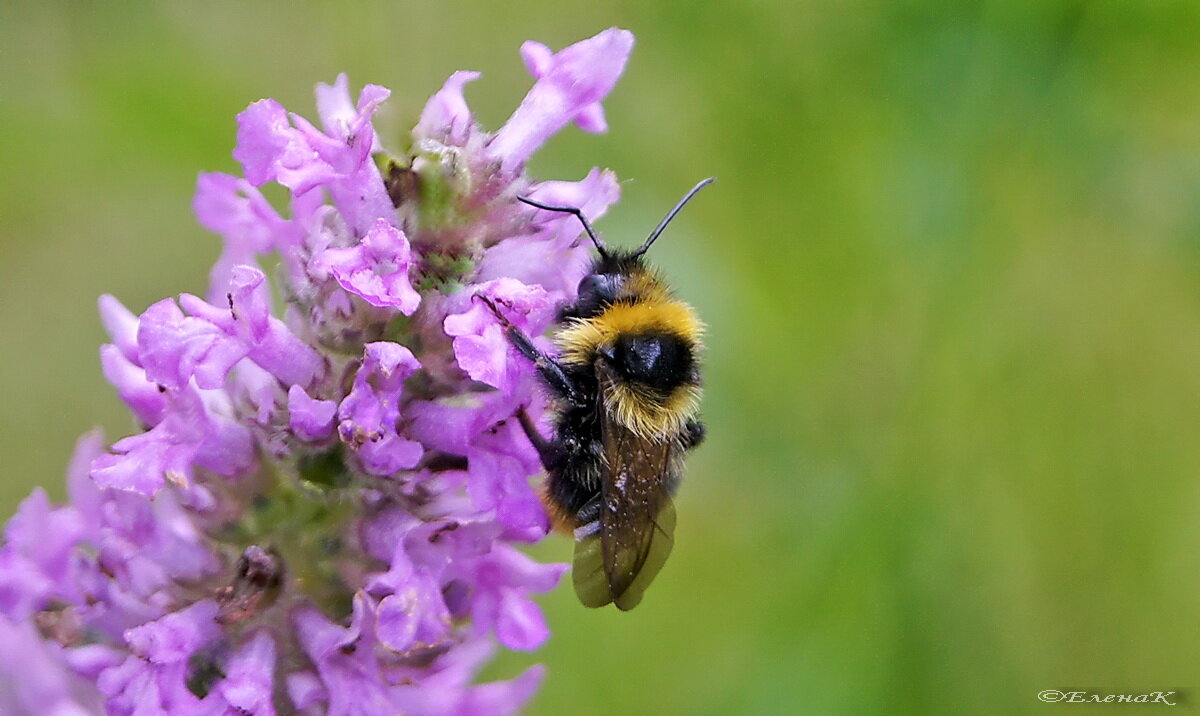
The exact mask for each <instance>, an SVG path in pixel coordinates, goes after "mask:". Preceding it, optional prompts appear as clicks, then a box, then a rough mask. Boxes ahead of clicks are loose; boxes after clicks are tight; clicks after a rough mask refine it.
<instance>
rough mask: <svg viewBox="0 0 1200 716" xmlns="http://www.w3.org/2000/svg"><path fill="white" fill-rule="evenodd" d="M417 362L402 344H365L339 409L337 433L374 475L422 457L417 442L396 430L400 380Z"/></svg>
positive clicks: (403, 378)
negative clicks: (352, 386) (359, 366)
mask: <svg viewBox="0 0 1200 716" xmlns="http://www.w3.org/2000/svg"><path fill="white" fill-rule="evenodd" d="M420 367H421V364H420V363H418V362H417V359H416V358H414V357H413V354H412V352H411V351H409V350H408V349H407V348H405V347H404V346H400V345H397V344H395V343H370V344H368V345H367V347H366V352H365V354H364V357H363V365H362V368H360V369H359V371H358V377H357V378H355V381H354V388H353V390H351V391H350V395H348V396H346V399H345V400H344V401H342V405H341V408H340V409H339V411H338V415H339V417H340V419H341V423H340V424H339V426H338V434H339V435H341V438H342V441H343V442H345V443H346V444H347V445H349V446H350V447H351V448H352V449H354V450H355V451H356V452H357V454H358V456H359V459H360V460H362V464H363V467H364V469H366V471H367V472H368V473H370V474H372V475H383V476H386V475H391V474H392V473H394V472H397V471H399V470H404V469H407V468H411V467H415V466H416V464H417V462H418V461H419V460H420V459H421V454H422V452H423V450H422V448H421V444H420V443H418V442H415V441H412V440H407V439H405V438H402V437H400V436H399V435H398V434H397V432H396V423H397V421H398V420H399V419H400V408H399V403H400V393H401V390H402V388H403V385H404V380H405V379H406V378H408V377H409V376H410V375H412V374H413V373H415V372H416V371H417V370H418V369H419V368H420Z"/></svg>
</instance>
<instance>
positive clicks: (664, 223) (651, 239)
mask: <svg viewBox="0 0 1200 716" xmlns="http://www.w3.org/2000/svg"><path fill="white" fill-rule="evenodd" d="M716 180H717V178H716V177H709V178H707V179H705V180H704V181H702V182H700V183H699V184H697V185H696V186H694V187H692V190H691V191H689V192H688V193H687V194H686V195H685V196H684V197H683V198H682V199H680V200H679V203H678V204H676V205H675V208H674V209H671V211H669V212H668V213H667V215H666V216H664V217H663V220H662V221H660V222H658V226H656V227H654V231H651V232H650V237H649V238H648V239H646V243H644V244H642V248H640V249H638V250H637V251H634V252H633V255H634V256H641V255H642V254H644V253H646V249H649V248H650V244H653V243H654V240H655V239H657V238H658V235H659V234H661V233H662V232H663V229H665V228H667V224H669V223H671V219H674V218H675V215H676V214H678V213H679V210H680V209H682V208H683V206H684V205H685V204H687V203H688V202H689V201H691V200H692V197H693V196H695V195H696V192H698V191H700V190H701V189H703V188H704V187H706V186H708V185H709V184H712V183H713V182H715V181H716Z"/></svg>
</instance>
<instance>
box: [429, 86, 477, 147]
mask: <svg viewBox="0 0 1200 716" xmlns="http://www.w3.org/2000/svg"><path fill="white" fill-rule="evenodd" d="M480 77H481V75H480V73H478V72H455V73H454V74H452V75H450V79H448V80H446V84H445V85H443V86H442V88H441V89H440V90H438V93H437V94H435V95H434V96H433V97H432V98H431V99H430V100H429V103H428V104H426V105H425V111H424V112H422V113H421V121H420V122H418V123H417V126H416V129H414V130H413V132H414V133H415V134H417V135H419V136H426V137H432V136H437V137H439V138H440V139H441V140H442V141H444V142H445V143H446V144H454V145H460V146H461V145H464V144H466V143H467V137H468V132H469V131H470V129H471V126H472V124H473V122H474V120H473V118H472V115H471V110H470V108H469V107H467V100H466V99H465V98H464V97H463V87H464V86H466V84H467V83H468V82H474V81H475V80H477V79H479V78H480Z"/></svg>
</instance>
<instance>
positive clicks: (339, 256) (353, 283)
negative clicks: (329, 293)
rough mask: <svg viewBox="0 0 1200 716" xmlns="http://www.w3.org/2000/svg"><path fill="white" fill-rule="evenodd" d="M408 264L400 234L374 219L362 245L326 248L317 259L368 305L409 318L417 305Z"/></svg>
mask: <svg viewBox="0 0 1200 716" xmlns="http://www.w3.org/2000/svg"><path fill="white" fill-rule="evenodd" d="M411 263H412V261H411V259H410V254H409V245H408V237H407V236H405V235H404V232H402V231H399V230H398V229H396V228H395V227H393V226H391V225H390V224H388V223H387V222H386V221H384V220H383V219H377V220H376V221H375V225H374V226H372V227H371V230H370V231H369V232H367V235H366V236H365V237H363V240H362V243H361V244H359V245H358V246H352V247H350V248H345V249H327V250H326V251H325V253H323V254H321V257H320V258H319V259H318V260H317V264H318V266H320V267H321V268H324V269H326V270H328V271H329V273H330V274H332V275H333V278H334V279H335V280H336V281H337V282H338V284H339V285H340V286H341V287H342V288H344V289H346V290H347V291H349V292H350V293H353V294H354V295H356V296H359V297H360V298H362V299H363V300H364V301H366V302H367V303H369V304H371V305H372V306H379V307H380V308H395V309H398V310H399V311H400V312H401V313H403V314H404V315H406V316H409V315H412V313H413V311H415V310H417V304H419V303H420V302H421V296H420V294H418V293H417V292H416V291H415V290H413V287H412V283H411V282H410V281H409V279H408V269H409V266H410V265H411Z"/></svg>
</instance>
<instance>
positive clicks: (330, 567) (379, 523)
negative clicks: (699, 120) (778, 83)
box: [0, 28, 633, 714]
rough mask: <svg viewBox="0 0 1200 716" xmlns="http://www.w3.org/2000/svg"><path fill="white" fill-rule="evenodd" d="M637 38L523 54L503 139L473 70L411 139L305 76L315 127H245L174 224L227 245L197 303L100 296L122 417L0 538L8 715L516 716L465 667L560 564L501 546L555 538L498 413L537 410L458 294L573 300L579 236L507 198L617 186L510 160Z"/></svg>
mask: <svg viewBox="0 0 1200 716" xmlns="http://www.w3.org/2000/svg"><path fill="white" fill-rule="evenodd" d="M632 43H633V38H632V35H631V34H630V33H628V32H626V31H624V30H619V29H616V28H614V29H610V30H606V31H604V32H602V33H600V34H598V35H597V36H595V37H592V38H590V39H586V40H583V41H582V42H579V43H576V44H575V45H572V46H570V47H567V48H565V49H563V50H561V51H559V52H557V53H556V52H553V51H551V50H550V49H549V48H547V47H546V46H544V45H541V44H538V43H526V45H525V46H523V47H522V48H521V55H522V58H523V59H524V62H525V64H526V67H527V68H528V69H529V71H530V73H531V74H532V75H533V76H534V80H535V81H534V84H533V87H532V89H530V91H529V93H528V94H527V95H526V97H525V99H524V100H523V101H522V102H521V103H520V104H519V106H518V107H517V109H516V110H515V111H514V112H513V114H512V117H511V118H510V119H509V121H508V123H507V124H506V125H505V126H504V127H502V128H501V129H499V130H498V131H497V132H495V133H494V134H493V133H489V132H488V131H486V130H485V129H483V128H482V127H480V126H479V125H478V124H477V123H476V121H475V118H474V116H473V114H472V113H471V110H470V108H469V106H468V104H467V102H466V99H465V97H464V95H463V90H464V87H465V86H466V85H467V83H469V82H472V81H475V80H477V79H479V78H480V74H479V73H478V72H456V73H454V74H453V75H452V76H451V77H450V78H449V79H448V80H447V81H446V83H445V85H444V86H443V87H442V88H441V90H439V91H438V92H437V93H436V94H435V95H434V96H433V97H432V98H431V99H430V100H429V102H428V103H427V105H426V106H425V108H424V110H423V111H422V113H421V115H420V118H419V120H418V121H417V123H416V125H415V127H414V129H413V130H412V136H411V137H409V138H401V137H396V138H389V137H383V136H380V135H379V134H377V133H376V131H375V129H374V126H373V123H372V119H373V116H374V114H375V112H376V111H377V109H378V108H379V106H380V105H381V103H383V102H384V101H385V100H386V99H387V98H388V96H389V94H390V92H389V90H387V89H385V88H383V87H379V86H376V85H366V86H365V87H363V88H362V90H361V91H360V92H359V93H358V95H357V97H354V96H353V95H352V94H351V92H350V84H349V80H348V79H347V77H346V76H345V75H342V76H339V77H338V78H337V79H336V81H335V82H334V83H333V84H332V85H324V84H322V85H318V87H317V90H316V97H317V114H318V117H319V123H317V124H314V123H312V122H309V121H308V120H306V119H304V118H303V117H301V116H299V115H297V114H291V113H289V112H288V111H287V110H286V109H285V108H284V107H283V106H282V105H280V104H279V103H278V102H276V101H274V100H271V99H264V100H259V101H257V102H254V103H252V104H251V105H250V106H249V107H248V108H247V109H246V110H245V111H244V112H242V113H241V114H240V115H239V116H238V118H237V146H236V148H235V149H234V152H233V155H234V157H235V159H237V160H238V161H239V162H240V163H241V165H242V170H243V174H244V176H242V177H238V176H231V175H226V174H219V173H212V174H202V175H201V176H200V178H199V180H198V182H197V190H196V197H195V201H194V204H193V206H194V209H195V211H196V215H197V218H198V219H199V221H200V223H201V224H202V225H203V226H205V227H206V228H208V229H210V230H212V231H213V232H215V233H216V234H218V235H219V236H220V237H221V239H222V240H223V246H224V247H223V250H222V253H221V256H220V258H219V259H218V261H217V263H216V265H215V266H214V267H213V269H212V272H211V274H210V278H211V285H210V286H209V287H208V289H207V291H206V292H205V293H204V294H203V297H201V296H198V295H192V294H187V293H184V294H181V295H180V296H178V297H177V298H167V299H164V300H162V301H159V302H157V303H155V304H153V305H151V306H149V307H147V308H145V309H144V310H143V311H142V312H141V313H140V315H139V314H135V313H134V312H133V311H130V310H129V309H127V308H125V307H124V306H123V305H121V304H120V303H119V302H118V301H117V299H115V298H113V297H111V296H105V297H103V298H101V300H100V309H101V318H102V320H103V323H104V325H105V327H106V329H107V330H108V332H109V335H110V336H111V343H110V344H108V345H105V346H103V347H102V348H101V350H100V356H101V364H102V367H103V371H104V375H105V377H106V378H107V379H108V380H109V381H110V382H111V383H112V384H113V385H114V386H115V387H116V389H117V393H118V395H119V396H120V398H121V399H122V400H123V401H124V402H125V403H126V404H127V405H128V406H129V408H130V410H131V412H132V413H133V415H134V416H135V418H136V419H137V422H138V424H139V425H140V426H141V430H140V431H138V432H136V433H135V434H133V435H129V436H126V437H123V438H121V439H119V440H117V441H116V442H114V443H112V444H107V445H106V443H105V441H104V440H103V439H102V438H101V437H100V436H99V435H98V434H90V435H87V436H85V437H84V438H83V439H81V440H80V442H79V444H78V446H77V449H76V453H75V456H74V458H73V459H72V461H71V464H70V468H69V471H68V484H69V492H70V500H69V502H67V503H66V504H64V505H60V506H52V505H51V504H50V502H49V500H48V499H47V498H46V496H45V494H44V493H43V492H41V491H40V490H38V491H35V492H34V493H33V494H32V495H31V496H30V497H29V498H27V499H26V500H25V501H24V502H23V503H22V504H21V506H20V507H19V508H18V511H17V514H16V515H15V516H13V518H12V519H11V520H10V521H9V523H8V525H7V527H6V529H5V532H4V541H3V544H2V545H0V643H5V644H10V645H19V648H18V647H13V648H12V649H9V650H5V649H0V693H5V694H8V695H11V698H12V699H15V702H14V701H11V700H10V701H6V702H5V703H15V704H16V706H14V707H13V708H19V709H22V710H23V711H27V712H31V713H33V712H38V713H41V712H51V711H53V712H56V713H58V712H62V713H67V712H94V711H98V710H105V711H107V712H108V713H113V714H131V713H135V712H137V713H148V712H171V713H201V712H203V713H209V712H211V713H229V712H236V713H246V714H274V713H276V712H284V713H330V714H347V713H380V714H384V713H387V714H391V713H411V714H444V713H462V712H472V713H475V712H486V713H497V714H503V713H511V712H513V711H515V710H517V709H519V708H520V706H521V705H522V704H523V703H524V702H525V701H526V700H527V699H528V698H529V697H530V696H531V695H532V693H533V692H534V691H535V690H536V688H537V685H538V683H539V682H540V680H541V678H542V675H543V670H542V669H541V667H539V666H532V667H530V668H529V669H528V670H527V671H525V672H524V673H523V674H521V675H519V676H517V677H516V678H514V679H512V680H511V681H508V682H499V683H491V684H486V685H482V686H481V685H477V684H475V683H474V680H475V677H476V674H477V673H478V671H479V669H480V668H481V666H482V665H483V664H484V663H485V662H486V661H487V659H488V658H489V655H490V654H491V653H492V651H493V650H494V646H495V644H497V643H498V644H499V645H501V646H503V647H505V648H508V649H514V650H521V651H531V650H534V649H537V648H538V647H539V646H540V645H541V644H542V643H543V642H544V641H545V640H546V638H547V637H548V635H549V629H548V627H547V625H546V623H545V620H544V618H543V617H542V614H541V611H540V609H539V608H538V606H537V605H536V604H535V603H534V602H533V601H532V599H531V595H534V594H538V593H542V592H546V591H548V590H550V589H552V588H553V587H554V586H555V584H556V583H557V582H558V581H559V578H560V577H561V575H562V573H563V571H564V570H565V568H566V567H565V565H559V564H539V563H537V562H535V561H533V560H532V559H530V558H529V557H528V556H526V555H525V554H523V553H522V552H521V551H520V550H518V549H516V548H515V547H514V546H513V545H515V544H520V543H528V542H534V541H537V540H538V539H541V537H542V536H544V535H545V534H546V531H547V529H548V526H549V520H548V517H547V515H546V512H545V509H544V508H543V506H542V504H541V502H540V501H539V499H538V497H537V494H536V493H535V491H534V488H533V487H532V486H531V483H530V478H531V477H532V476H533V475H535V474H536V473H537V472H539V470H540V463H539V459H538V456H537V454H536V451H535V450H534V448H533V446H532V445H530V443H529V441H528V439H527V438H526V437H525V436H524V435H523V434H522V432H521V431H520V429H519V427H518V424H519V421H518V419H517V415H518V413H519V412H521V411H525V413H528V414H530V415H533V416H534V417H536V416H538V415H540V414H541V412H542V411H543V410H544V406H543V405H542V402H543V398H542V396H541V393H540V392H539V391H538V390H537V388H536V377H535V376H534V375H533V373H532V369H531V368H530V366H528V365H527V364H524V363H522V362H521V361H519V360H517V357H516V356H515V355H514V353H513V349H512V348H511V346H510V345H509V344H508V342H507V341H506V340H504V337H503V335H502V332H501V330H500V327H499V326H498V324H497V323H496V321H495V317H494V315H493V314H491V313H490V312H488V311H486V310H484V309H483V307H482V306H481V305H480V302H479V301H477V300H474V297H475V296H484V297H485V298H487V299H488V300H492V301H495V302H497V303H499V304H502V305H503V306H504V307H505V310H506V311H507V312H508V320H510V321H512V322H513V323H514V324H516V325H519V326H520V327H521V328H522V329H524V330H526V331H528V332H530V333H531V334H533V335H538V334H540V333H541V332H543V331H544V330H545V328H546V327H547V326H548V325H549V323H550V321H551V320H552V318H553V316H554V314H555V311H556V308H557V306H558V305H559V304H561V303H562V302H563V301H565V300H568V299H570V298H571V296H572V293H573V291H574V290H575V289H574V287H575V285H576V284H577V282H578V278H579V275H580V274H581V272H582V271H583V270H584V269H585V267H586V264H587V261H588V255H589V252H588V246H587V245H584V244H581V243H580V242H579V240H578V239H579V230H578V227H577V225H576V224H575V223H573V218H572V217H558V216H549V217H548V216H546V215H545V214H541V215H539V216H537V217H534V216H533V215H532V213H531V212H529V211H528V210H527V209H526V208H525V207H524V205H522V204H520V203H519V202H517V201H516V200H515V197H516V196H518V195H529V196H533V197H537V198H539V199H541V200H543V201H554V202H558V203H570V204H573V205H576V206H579V207H581V208H582V209H583V211H584V213H585V214H586V215H587V216H588V217H589V218H595V217H597V216H599V215H600V214H602V213H603V212H604V211H605V210H606V209H607V207H608V206H609V205H610V204H611V203H613V202H614V201H616V199H617V195H618V191H617V184H616V178H615V176H614V175H613V174H612V173H611V172H608V171H602V170H600V169H595V170H593V171H592V172H590V173H589V174H588V175H587V176H585V177H584V178H582V179H581V180H579V181H540V180H537V179H534V178H532V177H530V176H528V175H527V174H526V172H525V164H526V161H527V160H528V159H529V157H530V156H531V155H532V154H533V152H534V151H536V149H537V148H538V147H539V146H540V145H541V144H542V143H544V142H545V141H546V139H548V138H549V136H550V135H552V134H553V133H554V132H556V131H558V130H560V129H562V128H563V127H565V126H566V125H567V124H569V123H572V122H573V123H575V124H576V125H578V126H579V127H581V128H583V129H585V130H587V131H602V130H603V129H604V128H605V126H606V124H605V120H604V115H603V110H602V108H601V104H600V103H601V101H602V100H603V99H604V97H605V96H606V95H607V94H608V92H609V91H610V90H611V89H612V87H613V85H614V84H615V82H616V80H617V77H618V76H619V75H620V73H621V71H622V70H623V68H624V66H625V62H626V59H627V57H628V55H629V52H630V50H631V48H632ZM393 139H394V141H390V140H393ZM389 145H392V146H396V147H412V149H411V151H409V152H406V153H392V152H390V151H389V149H388V147H389ZM267 183H275V184H278V185H280V186H282V187H283V188H284V189H285V190H286V192H287V195H288V198H287V201H286V202H285V203H284V204H283V205H280V206H274V205H272V203H271V202H269V201H268V200H267V199H266V198H265V197H264V194H263V193H262V191H261V190H260V188H259V187H261V186H263V185H264V184H267ZM268 260H270V261H272V262H273V263H272V264H270V265H267V264H266V263H265V262H266V261H268ZM279 298H282V301H279V300H278V299H279ZM34 673H36V675H37V680H36V687H35V686H33V685H31V684H32V683H33V682H31V681H30V680H29V679H28V678H27V677H28V676H30V675H31V674H34Z"/></svg>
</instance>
